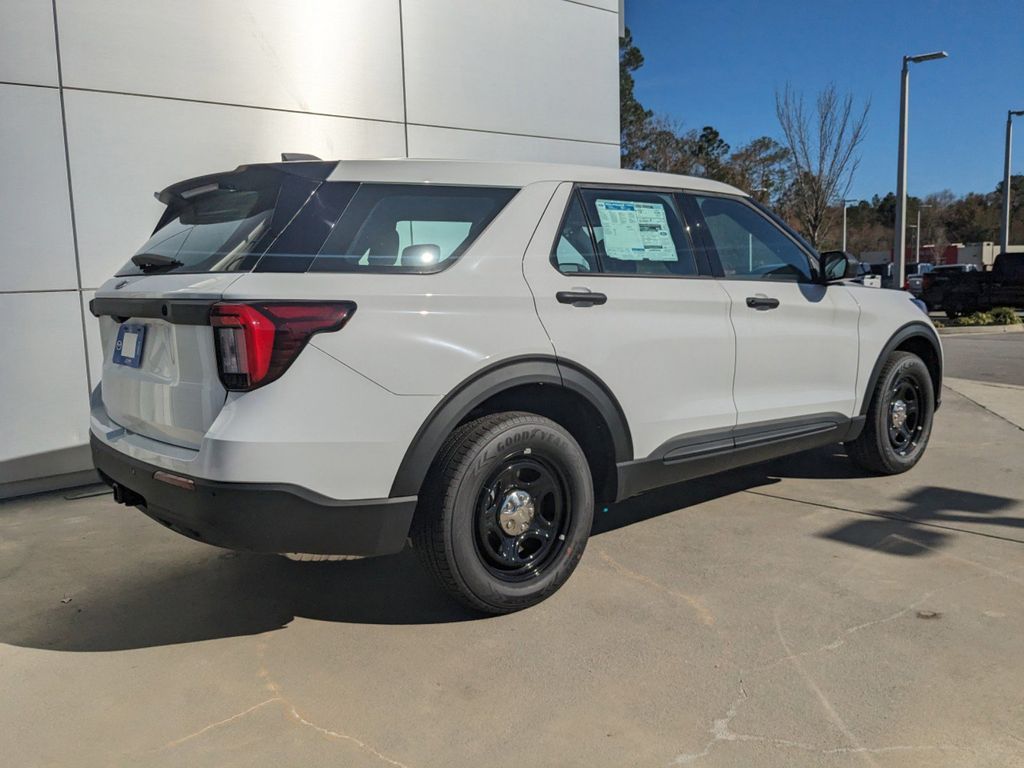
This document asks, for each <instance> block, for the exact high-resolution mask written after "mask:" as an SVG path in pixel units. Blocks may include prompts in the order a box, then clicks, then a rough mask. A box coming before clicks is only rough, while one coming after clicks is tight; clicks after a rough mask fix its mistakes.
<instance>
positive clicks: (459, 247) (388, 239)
mask: <svg viewBox="0 0 1024 768" xmlns="http://www.w3.org/2000/svg"><path fill="white" fill-rule="evenodd" d="M516 191H517V190H514V189H507V188H500V187H456V186H439V185H435V184H429V185H428V184H362V185H361V186H360V187H359V189H358V190H357V191H356V193H355V195H354V196H353V197H352V199H351V201H350V202H349V203H348V205H347V206H346V207H345V210H344V212H343V213H342V214H341V217H340V218H339V219H338V221H337V223H336V224H335V225H334V227H333V229H332V230H331V233H330V235H328V237H327V239H326V241H325V242H324V244H323V247H322V248H321V249H320V251H319V252H318V253H317V255H316V258H315V259H314V260H313V262H312V263H311V264H310V267H309V270H310V271H311V272H436V271H438V270H439V269H443V268H444V267H446V266H448V265H449V264H451V263H452V262H453V261H455V260H456V259H457V258H458V257H459V256H460V255H462V254H463V253H464V252H465V251H466V249H468V248H469V246H470V245H472V243H473V241H474V240H476V238H477V237H479V236H480V233H481V232H483V231H484V229H486V228H487V225H488V224H490V223H491V221H493V220H494V217H495V216H497V215H498V213H499V212H500V211H501V210H502V208H504V207H505V205H507V204H508V202H509V200H511V199H512V197H513V196H514V195H515V193H516Z"/></svg>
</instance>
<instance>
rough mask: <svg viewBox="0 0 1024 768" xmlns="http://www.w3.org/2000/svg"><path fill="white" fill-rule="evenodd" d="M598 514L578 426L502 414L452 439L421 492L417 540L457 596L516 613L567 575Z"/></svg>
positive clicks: (476, 606)
mask: <svg viewBox="0 0 1024 768" xmlns="http://www.w3.org/2000/svg"><path fill="white" fill-rule="evenodd" d="M524 494H525V495H524ZM593 518H594V488H593V482H592V480H591V475H590V467H589V465H588V464H587V460H586V457H585V456H584V454H583V450H582V449H581V448H580V446H579V444H578V443H577V442H576V440H575V439H574V438H573V437H572V435H570V434H569V433H568V432H567V431H566V430H565V429H563V428H562V427H561V426H559V425H558V424H556V423H555V422H553V421H551V420H550V419H546V418H543V417H542V416H537V415H535V414H532V413H523V412H506V413H497V414H493V415H490V416H484V417H482V418H479V419H476V420H475V421H472V422H469V423H467V424H464V425H463V426H461V427H459V428H458V429H457V430H455V432H453V433H452V434H451V435H450V436H449V438H448V439H447V440H446V441H445V444H444V445H443V446H442V448H441V450H440V451H439V452H438V456H437V458H436V459H435V462H434V465H433V466H432V468H431V471H430V473H429V474H428V476H427V480H426V482H425V483H424V487H423V492H422V493H421V494H420V504H419V507H418V508H417V510H416V517H415V519H414V521H413V529H412V542H413V548H414V549H415V550H416V552H417V555H418V556H419V558H420V561H421V562H422V563H423V565H424V567H425V568H426V569H427V571H429V572H430V573H431V575H432V576H433V577H434V578H435V580H436V581H437V583H438V584H439V585H440V586H441V587H442V588H443V589H444V590H445V591H446V592H448V593H449V594H450V595H451V596H452V597H454V598H455V599H456V600H458V601H459V602H461V603H462V604H463V605H465V606H467V607H469V608H471V609H473V610H475V611H480V612H483V613H490V614H502V613H511V612H512V611H518V610H521V609H523V608H528V607H529V606H532V605H536V604H537V603H539V602H541V601H542V600H544V599H546V598H548V597H549V596H551V595H552V594H553V593H554V592H555V591H556V590H557V589H558V588H559V587H561V586H562V584H564V583H565V582H566V580H567V579H568V578H569V576H570V575H571V574H572V572H573V570H575V568H576V565H577V563H579V561H580V558H581V557H582V556H583V550H584V549H585V548H586V545H587V539H588V537H589V536H590V527H591V523H592V522H593ZM506 527H507V528H508V531H506Z"/></svg>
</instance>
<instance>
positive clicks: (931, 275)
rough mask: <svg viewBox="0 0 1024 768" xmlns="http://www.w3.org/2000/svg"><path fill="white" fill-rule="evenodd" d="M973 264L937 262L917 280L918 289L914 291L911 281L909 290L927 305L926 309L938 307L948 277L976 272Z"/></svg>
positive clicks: (940, 303)
mask: <svg viewBox="0 0 1024 768" xmlns="http://www.w3.org/2000/svg"><path fill="white" fill-rule="evenodd" d="M977 271H979V270H978V267H977V265H975V264H939V265H937V266H935V267H934V268H933V269H932V270H931V271H930V272H928V273H927V274H925V275H923V276H922V277H921V278H920V280H919V282H918V289H917V292H916V293H915V291H914V283H913V281H911V289H910V292H911V293H913V294H914V295H915V296H917V297H918V298H919V299H921V300H922V301H923V302H924V303H925V304H926V305H927V307H928V310H929V311H931V310H933V309H938V308H939V307H941V306H942V296H943V294H944V293H945V290H946V286H947V285H948V283H949V279H950V277H953V276H955V275H962V274H963V273H965V272H977Z"/></svg>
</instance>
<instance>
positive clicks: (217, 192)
mask: <svg viewBox="0 0 1024 768" xmlns="http://www.w3.org/2000/svg"><path fill="white" fill-rule="evenodd" d="M334 166H335V163H319V162H317V163H305V162H303V163H275V164H269V165H259V166H242V167H240V168H238V169H236V170H235V171H231V172H227V173H221V174H215V175H211V176H203V177H200V178H197V179H191V180H188V181H184V182H181V183H179V184H174V185H172V186H170V187H168V188H167V189H165V190H163V191H162V192H160V193H159V194H158V195H157V198H158V199H159V200H160V201H161V202H163V203H164V204H165V205H167V209H166V210H165V212H164V214H163V215H162V217H161V218H160V221H159V223H158V224H157V226H156V229H155V230H154V231H153V235H152V236H151V237H150V238H149V240H148V241H147V242H146V243H145V244H144V245H143V246H142V247H141V248H140V249H139V251H138V252H137V253H136V254H135V255H134V256H133V257H132V259H131V260H130V261H129V262H128V263H127V264H125V266H124V267H122V268H121V269H120V270H119V271H118V273H117V276H116V277H115V278H113V279H112V280H110V281H108V282H107V283H106V284H105V285H104V286H103V287H102V288H101V289H100V290H99V291H97V293H96V298H95V299H93V302H92V303H91V305H90V308H91V310H92V313H93V314H94V315H96V316H97V317H99V320H100V335H101V340H102V348H103V387H102V397H103V405H104V407H105V408H106V411H107V413H108V415H109V416H110V418H111V419H112V420H113V421H114V422H115V423H117V424H119V425H120V426H122V427H125V428H126V429H129V430H131V431H132V432H136V433H138V434H141V435H144V436H146V437H150V438H153V439H155V440H159V441H161V442H166V443H171V444H173V445H177V446H183V447H187V448H198V447H199V444H200V442H201V441H202V438H203V435H205V434H206V432H207V431H208V430H209V428H210V426H211V425H212V424H213V421H214V419H216V418H217V415H218V413H220V410H221V408H222V407H223V406H224V402H225V399H226V396H227V392H226V390H225V388H224V386H223V384H222V383H221V380H220V377H219V375H218V369H217V353H216V349H215V344H214V333H213V328H212V327H211V325H210V319H209V315H210V308H211V307H212V306H213V305H214V304H215V303H216V302H217V301H218V300H219V299H220V298H221V296H222V295H223V293H224V291H225V290H226V289H227V288H228V286H230V285H231V284H232V283H233V282H235V280H237V279H238V278H239V277H241V275H242V274H243V273H244V272H247V271H249V270H251V269H252V266H253V264H254V263H255V261H257V260H258V259H259V257H260V255H261V254H262V253H263V252H265V251H266V250H267V248H268V247H269V245H270V244H271V243H273V242H274V241H275V240H276V239H277V238H278V236H279V235H280V233H281V232H282V230H283V229H284V228H285V227H286V226H287V225H288V223H289V222H290V221H291V220H292V219H293V218H294V216H295V215H296V213H297V212H298V211H299V210H300V208H301V207H302V206H303V205H304V203H305V202H306V201H307V200H308V199H309V198H310V196H311V195H312V194H313V192H315V191H316V189H317V187H318V186H319V185H320V184H321V183H322V182H323V180H324V179H325V178H326V177H327V175H328V174H329V173H330V172H331V170H332V169H333V168H334Z"/></svg>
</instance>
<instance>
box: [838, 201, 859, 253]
mask: <svg viewBox="0 0 1024 768" xmlns="http://www.w3.org/2000/svg"><path fill="white" fill-rule="evenodd" d="M840 202H842V204H843V253H846V204H847V203H855V202H857V198H855V197H850V198H846V197H844V198H843V199H842V200H841V201H840Z"/></svg>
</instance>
